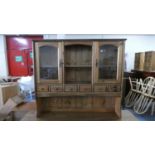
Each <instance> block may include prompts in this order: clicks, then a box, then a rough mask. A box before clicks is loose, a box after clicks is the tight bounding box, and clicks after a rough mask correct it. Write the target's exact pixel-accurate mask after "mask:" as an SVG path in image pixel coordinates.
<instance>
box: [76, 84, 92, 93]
mask: <svg viewBox="0 0 155 155" xmlns="http://www.w3.org/2000/svg"><path fill="white" fill-rule="evenodd" d="M79 91H80V92H91V91H92V87H91V85H89V84H83V85H79Z"/></svg>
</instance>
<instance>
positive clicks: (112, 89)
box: [109, 85, 121, 92]
mask: <svg viewBox="0 0 155 155" xmlns="http://www.w3.org/2000/svg"><path fill="white" fill-rule="evenodd" d="M120 91H121V86H120V85H110V86H109V92H120Z"/></svg>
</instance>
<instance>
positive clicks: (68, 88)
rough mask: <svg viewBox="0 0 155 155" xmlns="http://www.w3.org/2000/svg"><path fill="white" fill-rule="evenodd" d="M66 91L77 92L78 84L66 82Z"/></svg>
mask: <svg viewBox="0 0 155 155" xmlns="http://www.w3.org/2000/svg"><path fill="white" fill-rule="evenodd" d="M64 91H65V92H77V85H73V84H66V85H65V87H64Z"/></svg>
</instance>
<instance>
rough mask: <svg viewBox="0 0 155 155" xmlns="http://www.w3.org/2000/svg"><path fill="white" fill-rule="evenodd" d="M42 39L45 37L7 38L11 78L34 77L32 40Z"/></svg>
mask: <svg viewBox="0 0 155 155" xmlns="http://www.w3.org/2000/svg"><path fill="white" fill-rule="evenodd" d="M42 39H43V36H6V44H7V53H8V65H9V74H10V75H11V76H28V75H33V67H32V66H33V57H32V56H33V54H32V40H42ZM21 59H22V60H21Z"/></svg>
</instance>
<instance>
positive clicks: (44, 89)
mask: <svg viewBox="0 0 155 155" xmlns="http://www.w3.org/2000/svg"><path fill="white" fill-rule="evenodd" d="M37 91H38V92H48V91H49V85H45V84H42V85H38V86H37Z"/></svg>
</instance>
